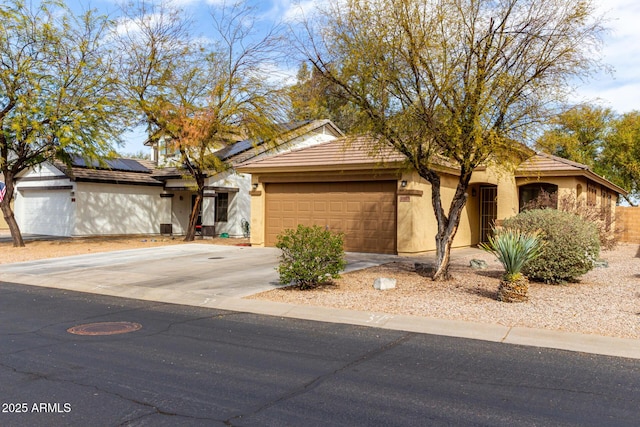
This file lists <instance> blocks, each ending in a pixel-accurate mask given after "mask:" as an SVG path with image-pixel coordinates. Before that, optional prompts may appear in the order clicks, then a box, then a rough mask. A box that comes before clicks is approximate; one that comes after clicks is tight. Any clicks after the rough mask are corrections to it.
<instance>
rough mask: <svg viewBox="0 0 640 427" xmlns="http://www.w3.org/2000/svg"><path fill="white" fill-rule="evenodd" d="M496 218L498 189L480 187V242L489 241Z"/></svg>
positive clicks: (493, 186) (494, 187) (491, 186)
mask: <svg viewBox="0 0 640 427" xmlns="http://www.w3.org/2000/svg"><path fill="white" fill-rule="evenodd" d="M497 217H498V187H496V186H495V185H490V186H489V185H487V186H481V187H480V242H483V243H484V242H487V241H489V236H490V235H491V230H492V229H493V226H494V224H495V221H496V218H497Z"/></svg>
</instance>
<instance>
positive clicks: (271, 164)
mask: <svg viewBox="0 0 640 427" xmlns="http://www.w3.org/2000/svg"><path fill="white" fill-rule="evenodd" d="M374 142H375V141H374V140H373V139H372V138H371V137H366V136H360V137H346V138H338V139H334V140H332V141H328V142H324V143H321V144H317V145H313V146H311V147H306V148H301V149H298V150H293V151H290V152H288V153H284V154H280V155H275V156H271V157H267V158H263V159H260V160H255V161H249V162H246V163H243V164H241V165H239V166H238V167H237V169H238V170H243V169H246V170H255V171H259V170H266V169H287V170H290V169H295V168H309V167H317V168H320V169H322V168H325V167H326V168H335V166H336V165H340V167H341V168H342V169H350V168H353V169H361V168H365V167H370V166H372V165H377V166H383V165H388V164H394V165H396V166H398V164H400V163H404V162H406V157H405V156H404V155H402V154H400V153H399V152H397V151H396V150H394V149H393V148H392V147H381V148H380V149H379V150H378V151H377V152H375V153H372V152H371V149H372V147H374V146H375V144H374Z"/></svg>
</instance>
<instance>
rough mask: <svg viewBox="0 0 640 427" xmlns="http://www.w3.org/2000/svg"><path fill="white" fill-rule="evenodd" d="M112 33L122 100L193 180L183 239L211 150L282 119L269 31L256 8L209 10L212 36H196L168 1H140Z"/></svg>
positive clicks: (271, 131) (191, 230)
mask: <svg viewBox="0 0 640 427" xmlns="http://www.w3.org/2000/svg"><path fill="white" fill-rule="evenodd" d="M124 16H126V17H127V19H126V20H123V21H122V22H121V25H120V26H119V30H118V32H117V35H116V38H117V39H118V41H119V43H120V50H121V52H122V63H121V69H122V71H121V76H122V78H121V84H122V88H123V93H124V94H125V98H126V99H127V100H128V102H129V105H130V106H131V108H132V109H133V111H135V112H136V114H137V115H138V117H139V119H140V121H141V122H143V123H145V124H146V126H147V129H148V136H149V138H150V139H151V140H152V141H156V142H158V143H161V144H163V145H164V146H165V148H166V149H167V150H169V151H171V152H176V153H179V159H178V160H177V162H176V164H175V166H177V167H179V168H182V169H183V170H184V171H185V176H187V177H190V178H192V179H193V181H194V189H195V190H196V198H195V203H194V206H193V210H192V212H191V216H190V220H189V227H188V229H187V233H186V237H185V240H187V241H191V240H193V239H194V235H195V226H196V221H197V217H198V213H199V212H200V209H201V203H202V199H203V196H204V190H205V184H206V180H207V178H208V177H210V176H213V175H215V174H217V173H219V172H221V171H223V170H225V169H226V168H227V167H228V165H226V164H225V163H224V162H223V161H222V160H221V159H219V158H218V157H217V156H216V154H215V152H216V151H218V150H220V149H221V148H224V147H225V146H227V145H229V144H231V143H234V142H236V141H238V140H239V139H243V138H252V139H255V140H256V141H257V140H259V139H268V138H272V137H273V136H274V135H275V134H276V132H277V130H278V129H277V125H276V123H277V122H278V121H281V120H282V117H283V115H282V109H281V106H282V105H283V102H282V98H283V93H282V91H279V90H277V89H276V88H274V87H273V83H274V82H275V79H273V72H271V73H270V71H272V70H274V67H272V66H270V65H272V64H271V63H270V60H272V59H273V58H274V55H275V53H276V52H277V49H276V47H277V43H276V39H277V37H276V34H275V32H274V31H272V32H268V33H266V35H265V34H263V35H262V36H258V35H257V34H256V33H255V31H254V29H255V25H254V24H255V16H257V14H255V13H254V10H253V9H252V8H250V7H247V6H245V5H242V4H234V5H232V6H229V7H222V8H212V9H211V17H212V25H211V29H212V34H209V35H206V37H199V38H195V37H193V35H192V34H190V31H189V30H190V28H191V23H190V21H189V20H188V19H186V18H185V17H184V14H183V13H182V11H181V10H179V9H177V8H174V7H172V6H171V5H170V4H169V3H161V4H157V3H154V2H147V1H140V2H138V3H137V4H136V5H135V6H129V7H128V8H125V9H124Z"/></svg>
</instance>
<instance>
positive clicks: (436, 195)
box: [430, 171, 471, 281]
mask: <svg viewBox="0 0 640 427" xmlns="http://www.w3.org/2000/svg"><path fill="white" fill-rule="evenodd" d="M431 179H432V180H431ZM431 179H430V182H431V201H432V204H433V210H434V212H435V214H436V220H437V221H438V233H437V234H436V265H435V268H434V273H433V276H432V280H434V281H446V280H449V279H450V278H451V275H450V274H449V262H450V260H451V246H452V245H453V238H454V237H455V236H456V233H457V232H458V225H459V224H460V217H461V214H462V211H463V209H464V207H465V205H466V204H467V189H468V188H469V181H470V180H471V173H464V171H463V173H462V174H461V175H460V179H459V181H458V185H457V187H456V193H455V195H454V197H453V200H452V201H451V205H450V206H449V215H446V214H445V213H444V209H443V208H442V197H441V193H440V178H439V177H435V178H434V177H431Z"/></svg>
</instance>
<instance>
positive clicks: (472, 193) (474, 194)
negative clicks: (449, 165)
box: [471, 188, 476, 197]
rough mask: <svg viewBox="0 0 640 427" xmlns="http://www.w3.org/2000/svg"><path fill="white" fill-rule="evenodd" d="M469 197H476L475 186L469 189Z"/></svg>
mask: <svg viewBox="0 0 640 427" xmlns="http://www.w3.org/2000/svg"><path fill="white" fill-rule="evenodd" d="M471 197H476V189H475V188H472V189H471Z"/></svg>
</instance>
